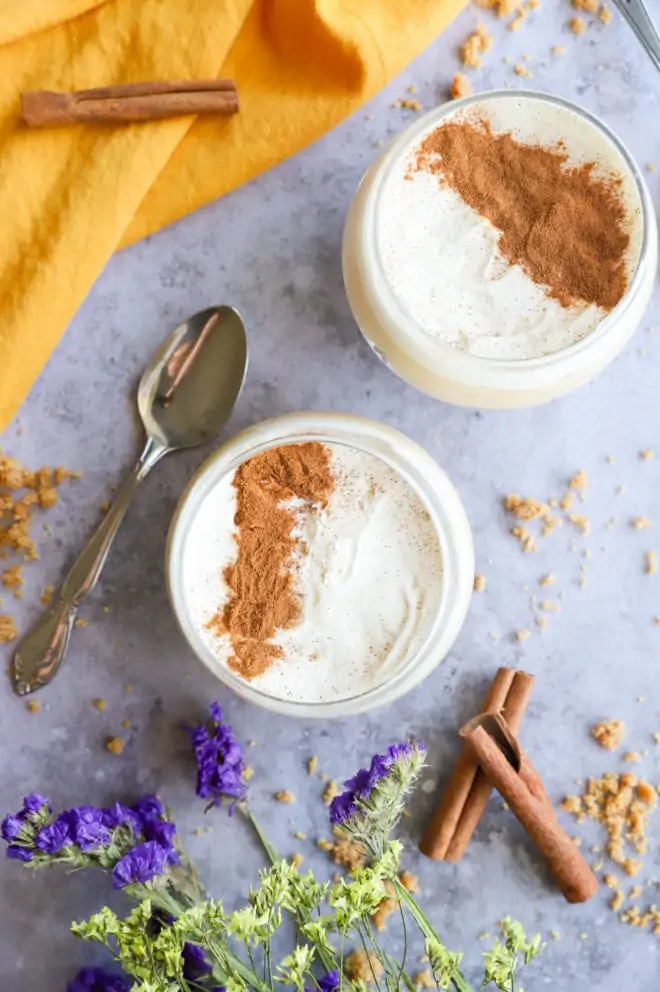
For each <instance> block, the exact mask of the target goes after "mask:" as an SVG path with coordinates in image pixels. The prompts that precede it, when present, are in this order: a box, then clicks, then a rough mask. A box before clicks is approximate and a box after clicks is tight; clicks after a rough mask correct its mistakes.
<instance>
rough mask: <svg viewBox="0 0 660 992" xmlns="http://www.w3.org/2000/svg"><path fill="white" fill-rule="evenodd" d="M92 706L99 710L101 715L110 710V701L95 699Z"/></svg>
mask: <svg viewBox="0 0 660 992" xmlns="http://www.w3.org/2000/svg"><path fill="white" fill-rule="evenodd" d="M92 706H93V707H94V709H96V710H98V711H99V713H105V711H106V710H107V708H108V701H107V699H93V700H92Z"/></svg>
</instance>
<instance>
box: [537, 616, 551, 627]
mask: <svg viewBox="0 0 660 992" xmlns="http://www.w3.org/2000/svg"><path fill="white" fill-rule="evenodd" d="M534 622H535V623H536V626H537V627H541V629H543V628H545V627H547V626H548V618H547V617H535V618H534Z"/></svg>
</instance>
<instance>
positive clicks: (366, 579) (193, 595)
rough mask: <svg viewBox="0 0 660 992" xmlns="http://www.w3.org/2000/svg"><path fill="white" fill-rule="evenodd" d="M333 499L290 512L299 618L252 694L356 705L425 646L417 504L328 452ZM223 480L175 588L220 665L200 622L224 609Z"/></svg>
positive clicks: (430, 579)
mask: <svg viewBox="0 0 660 992" xmlns="http://www.w3.org/2000/svg"><path fill="white" fill-rule="evenodd" d="M327 449H328V451H329V454H330V462H331V471H332V474H333V477H334V489H333V492H332V494H331V496H330V500H329V503H328V506H327V507H326V509H325V510H319V509H312V510H310V509H308V508H305V507H293V508H294V510H295V512H296V516H297V524H296V530H295V532H294V533H295V536H296V537H297V538H298V540H299V550H298V552H297V553H296V555H295V561H294V562H293V564H292V574H293V576H294V584H295V589H296V593H297V595H298V596H299V599H300V604H301V614H300V618H299V620H298V622H297V623H296V625H295V626H293V627H291V628H289V629H287V630H280V631H279V632H278V633H277V635H276V637H275V639H274V640H275V643H277V644H279V645H280V646H281V648H282V650H283V656H282V658H281V659H280V660H278V661H276V662H275V663H274V664H273V665H272V666H271V667H270V668H269V669H268V670H267V671H266V672H265V673H264V674H263V675H260V676H258V677H257V678H255V679H253V680H252V681H251V682H250V685H251V686H253V687H254V688H256V689H260V690H262V691H263V692H266V693H268V694H269V695H272V696H276V697H278V698H284V699H290V700H296V701H300V702H311V703H313V702H329V701H333V700H338V699H346V698H349V697H351V696H356V695H359V694H360V693H362V692H365V691H367V690H368V689H370V688H372V687H373V686H375V685H377V684H379V683H381V682H383V681H384V680H385V679H387V678H389V677H390V676H391V675H392V674H394V673H395V672H396V671H397V670H398V669H400V668H401V667H402V666H403V665H404V664H405V663H406V662H407V661H408V660H409V659H410V658H411V657H412V656H413V655H414V654H415V653H416V652H417V651H418V650H419V649H420V648H421V646H422V645H423V643H424V641H425V640H426V638H427V636H428V634H429V632H430V630H431V628H432V626H433V623H434V620H435V617H436V614H437V610H438V606H439V603H440V598H441V594H442V559H441V553H440V545H439V540H438V536H437V532H436V530H435V526H434V524H433V522H432V520H431V518H430V516H429V514H428V511H427V509H426V506H425V504H424V502H423V501H422V499H421V497H420V496H419V495H418V494H417V493H416V491H415V490H414V489H413V488H412V487H411V486H410V485H409V483H408V482H407V481H406V480H405V479H404V478H403V477H402V476H401V475H400V474H399V473H397V472H396V471H394V470H393V469H391V468H390V467H389V466H388V465H387V464H386V463H385V462H384V461H382V460H381V459H379V458H376V457H375V456H373V455H370V454H367V453H366V452H363V451H360V450H359V449H357V448H353V447H348V446H344V445H339V444H331V445H327ZM235 509H236V494H235V490H234V488H233V486H232V478H231V475H230V476H227V477H225V478H223V479H222V480H221V481H220V483H219V484H218V485H217V486H216V487H215V488H214V489H213V490H212V492H211V493H209V495H208V496H207V497H206V499H205V500H204V502H203V504H202V506H201V507H200V510H199V512H198V514H197V516H196V518H195V520H194V521H193V523H192V525H191V528H190V532H189V535H188V540H187V544H186V549H185V552H184V556H183V588H184V593H185V597H186V599H187V602H188V608H189V610H190V613H191V616H192V617H193V620H194V622H195V624H196V626H197V627H198V630H199V633H200V635H201V636H202V638H203V639H204V640H205V641H206V643H207V644H208V645H209V646H210V648H211V650H212V651H213V653H214V655H215V657H216V658H217V659H218V661H219V663H220V664H222V665H225V666H226V665H227V661H228V658H229V657H230V655H231V644H230V641H229V637H228V636H227V635H219V634H217V633H214V632H213V631H211V630H209V629H208V623H209V621H210V620H211V618H212V617H213V616H214V615H215V614H216V613H217V612H218V609H219V608H220V607H221V606H222V604H223V602H224V601H225V600H226V598H227V588H226V586H225V584H224V580H223V577H222V572H223V568H224V566H225V565H227V564H228V563H229V562H231V561H233V560H234V559H235V556H236V544H235V541H234V534H235V525H234V515H235Z"/></svg>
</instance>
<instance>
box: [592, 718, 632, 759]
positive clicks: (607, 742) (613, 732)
mask: <svg viewBox="0 0 660 992" xmlns="http://www.w3.org/2000/svg"><path fill="white" fill-rule="evenodd" d="M591 736H592V737H593V739H594V740H595V741H596V743H597V744H600V746H601V747H604V748H605V749H606V750H607V751H614V750H616V748H618V747H620V745H621V744H622V743H623V739H624V737H625V736H626V725H625V723H623V721H622V720H616V719H613V720H602V721H601V722H600V723H597V724H595V725H594V726H593V727H592V728H591Z"/></svg>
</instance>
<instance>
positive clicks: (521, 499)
mask: <svg viewBox="0 0 660 992" xmlns="http://www.w3.org/2000/svg"><path fill="white" fill-rule="evenodd" d="M502 502H503V504H504V509H505V510H506V511H507V513H512V514H513V516H514V517H517V518H518V520H534V519H535V518H536V517H542V516H543V514H544V513H545V512H546V510H547V507H546V505H545V503H541V502H540V500H538V499H533V498H532V497H530V496H519V495H518V494H517V493H509V495H508V496H505V497H504V499H503V501H502Z"/></svg>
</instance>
